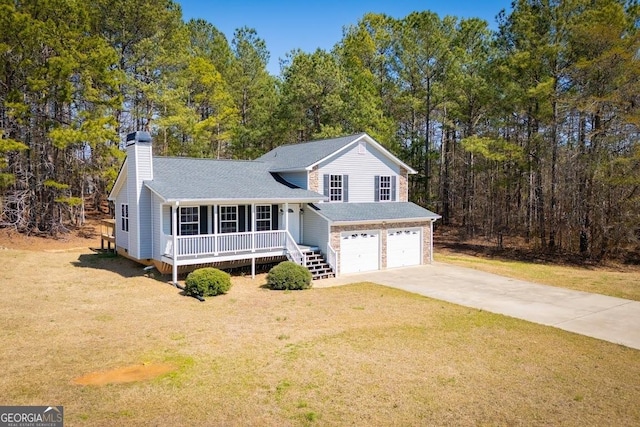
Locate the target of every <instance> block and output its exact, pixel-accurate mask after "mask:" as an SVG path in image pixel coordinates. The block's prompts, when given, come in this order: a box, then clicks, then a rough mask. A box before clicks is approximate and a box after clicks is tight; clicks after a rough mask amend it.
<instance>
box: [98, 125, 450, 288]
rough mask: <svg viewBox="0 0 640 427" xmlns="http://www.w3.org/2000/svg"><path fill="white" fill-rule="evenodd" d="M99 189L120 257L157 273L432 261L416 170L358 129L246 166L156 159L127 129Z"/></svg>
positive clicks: (348, 269)
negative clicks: (116, 161)
mask: <svg viewBox="0 0 640 427" xmlns="http://www.w3.org/2000/svg"><path fill="white" fill-rule="evenodd" d="M126 153H127V156H126V159H125V161H124V164H123V165H122V167H121V169H120V172H119V174H118V177H117V179H116V182H115V184H114V187H113V189H112V191H111V193H110V195H109V200H110V201H112V203H113V206H114V211H115V228H116V230H115V246H116V250H117V252H118V253H119V254H121V255H124V256H126V257H128V258H131V259H134V260H136V261H138V262H140V263H142V264H145V265H155V266H156V267H157V268H158V270H160V272H162V273H163V274H164V273H169V272H171V273H172V278H173V282H174V283H177V275H178V272H183V271H189V270H192V269H194V268H197V267H202V266H216V267H219V268H227V267H231V266H234V265H251V266H252V274H255V266H256V264H263V263H268V262H275V261H278V260H280V259H282V260H284V259H290V260H292V261H294V262H296V263H298V264H301V265H305V266H307V267H308V268H309V269H310V270H311V271H312V273H313V275H314V277H329V276H332V275H334V274H347V273H354V272H361V271H371V270H378V269H386V268H394V267H401V266H408V265H419V264H424V263H430V262H431V261H432V257H433V223H434V221H436V220H437V219H438V218H440V217H439V216H438V215H436V214H435V213H433V212H431V211H429V210H427V209H424V208H422V207H420V206H418V205H416V204H414V203H411V202H409V201H408V176H409V174H414V173H416V172H415V171H414V170H413V169H412V168H411V167H409V166H408V165H406V164H405V163H403V162H402V161H401V160H399V159H398V158H397V157H395V156H394V155H392V154H391V153H390V152H389V151H388V150H386V149H385V148H384V147H382V146H381V145H380V144H379V143H377V142H376V141H375V140H373V138H371V137H370V136H369V135H367V134H366V133H361V134H357V135H351V136H346V137H341V138H334V139H325V140H318V141H310V142H305V143H300V144H293V145H285V146H280V147H277V148H275V149H274V150H272V151H270V152H268V153H266V154H265V155H263V156H262V157H259V158H258V159H256V160H253V161H238V160H214V159H195V158H181V157H157V156H153V155H152V141H151V137H150V135H149V134H148V133H146V132H135V133H132V134H130V135H128V136H127V141H126Z"/></svg>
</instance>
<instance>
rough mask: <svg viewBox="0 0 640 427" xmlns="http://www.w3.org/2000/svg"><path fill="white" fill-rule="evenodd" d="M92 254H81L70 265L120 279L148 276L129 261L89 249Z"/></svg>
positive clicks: (108, 253) (138, 265)
mask: <svg viewBox="0 0 640 427" xmlns="http://www.w3.org/2000/svg"><path fill="white" fill-rule="evenodd" d="M91 250H92V251H93V252H94V253H92V254H82V255H80V256H79V257H78V260H77V261H73V262H72V263H71V265H73V266H74V267H78V268H93V269H96V270H106V271H111V272H113V273H117V274H119V275H120V276H122V277H126V278H128V277H138V276H144V275H148V274H147V272H146V271H145V270H144V268H143V267H142V266H141V265H140V264H138V263H136V262H135V261H132V260H130V259H127V258H124V257H122V256H119V255H118V254H114V253H113V252H108V251H103V250H100V249H91Z"/></svg>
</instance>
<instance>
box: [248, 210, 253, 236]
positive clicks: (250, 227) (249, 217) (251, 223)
mask: <svg viewBox="0 0 640 427" xmlns="http://www.w3.org/2000/svg"><path fill="white" fill-rule="evenodd" d="M247 212H248V213H247V218H248V219H249V221H247V231H251V230H253V221H252V220H251V205H247Z"/></svg>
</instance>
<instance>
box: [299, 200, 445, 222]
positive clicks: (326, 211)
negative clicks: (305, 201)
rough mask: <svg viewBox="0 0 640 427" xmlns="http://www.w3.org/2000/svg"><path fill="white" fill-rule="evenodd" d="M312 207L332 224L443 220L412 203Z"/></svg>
mask: <svg viewBox="0 0 640 427" xmlns="http://www.w3.org/2000/svg"><path fill="white" fill-rule="evenodd" d="M312 207H313V209H315V210H316V212H318V213H319V214H320V215H322V216H323V217H325V218H327V219H328V220H330V221H332V222H359V223H362V222H380V221H403V220H410V221H415V220H430V221H433V220H436V219H439V218H441V217H440V215H438V214H436V213H433V212H431V211H430V210H428V209H425V208H423V207H421V206H418V205H416V204H415V203H411V202H397V203H396V202H393V203H391V202H389V203H380V202H374V203H318V204H315V205H312Z"/></svg>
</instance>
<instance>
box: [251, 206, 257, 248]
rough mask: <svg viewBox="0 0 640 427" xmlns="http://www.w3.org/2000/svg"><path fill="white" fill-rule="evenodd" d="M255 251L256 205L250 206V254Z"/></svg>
mask: <svg viewBox="0 0 640 427" xmlns="http://www.w3.org/2000/svg"><path fill="white" fill-rule="evenodd" d="M255 251H256V204H255V203H252V204H251V252H255ZM254 261H255V259H254Z"/></svg>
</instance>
